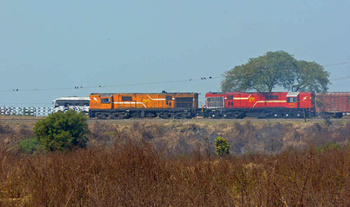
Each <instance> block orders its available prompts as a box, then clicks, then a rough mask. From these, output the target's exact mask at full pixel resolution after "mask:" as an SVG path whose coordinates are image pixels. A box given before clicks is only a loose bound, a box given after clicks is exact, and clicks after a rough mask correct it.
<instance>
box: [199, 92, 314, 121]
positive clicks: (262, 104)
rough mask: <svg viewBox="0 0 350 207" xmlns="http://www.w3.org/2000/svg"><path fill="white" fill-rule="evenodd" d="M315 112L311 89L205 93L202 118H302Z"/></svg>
mask: <svg viewBox="0 0 350 207" xmlns="http://www.w3.org/2000/svg"><path fill="white" fill-rule="evenodd" d="M314 115H315V94H314V93H312V92H272V93H243V92H227V93H211V92H210V93H207V94H206V97H205V110H204V111H203V117H212V118H244V117H259V118H263V117H266V118H303V117H311V116H314Z"/></svg>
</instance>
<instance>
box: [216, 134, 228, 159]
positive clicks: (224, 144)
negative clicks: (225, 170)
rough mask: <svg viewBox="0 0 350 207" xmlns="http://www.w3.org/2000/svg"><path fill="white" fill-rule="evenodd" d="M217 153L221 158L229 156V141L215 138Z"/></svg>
mask: <svg viewBox="0 0 350 207" xmlns="http://www.w3.org/2000/svg"><path fill="white" fill-rule="evenodd" d="M215 153H216V154H218V155H220V156H223V155H224V154H227V155H228V154H229V153H230V144H229V143H228V141H227V139H224V138H222V137H216V138H215Z"/></svg>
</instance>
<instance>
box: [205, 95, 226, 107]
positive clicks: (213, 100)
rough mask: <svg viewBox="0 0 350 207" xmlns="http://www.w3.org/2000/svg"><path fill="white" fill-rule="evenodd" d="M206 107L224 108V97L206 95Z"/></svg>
mask: <svg viewBox="0 0 350 207" xmlns="http://www.w3.org/2000/svg"><path fill="white" fill-rule="evenodd" d="M206 99H207V108H224V97H207V98H206Z"/></svg>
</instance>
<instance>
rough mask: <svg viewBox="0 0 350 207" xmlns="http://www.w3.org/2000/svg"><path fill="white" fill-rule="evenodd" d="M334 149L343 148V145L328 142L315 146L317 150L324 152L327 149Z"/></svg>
mask: <svg viewBox="0 0 350 207" xmlns="http://www.w3.org/2000/svg"><path fill="white" fill-rule="evenodd" d="M334 149H338V150H339V149H341V145H340V144H339V143H335V142H327V143H326V144H324V145H318V146H316V147H315V150H316V152H318V153H323V152H326V151H331V150H334Z"/></svg>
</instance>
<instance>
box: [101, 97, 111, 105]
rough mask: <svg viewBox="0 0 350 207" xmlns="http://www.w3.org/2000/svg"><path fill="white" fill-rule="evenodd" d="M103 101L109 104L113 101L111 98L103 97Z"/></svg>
mask: <svg viewBox="0 0 350 207" xmlns="http://www.w3.org/2000/svg"><path fill="white" fill-rule="evenodd" d="M101 103H102V104H109V103H111V98H101Z"/></svg>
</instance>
